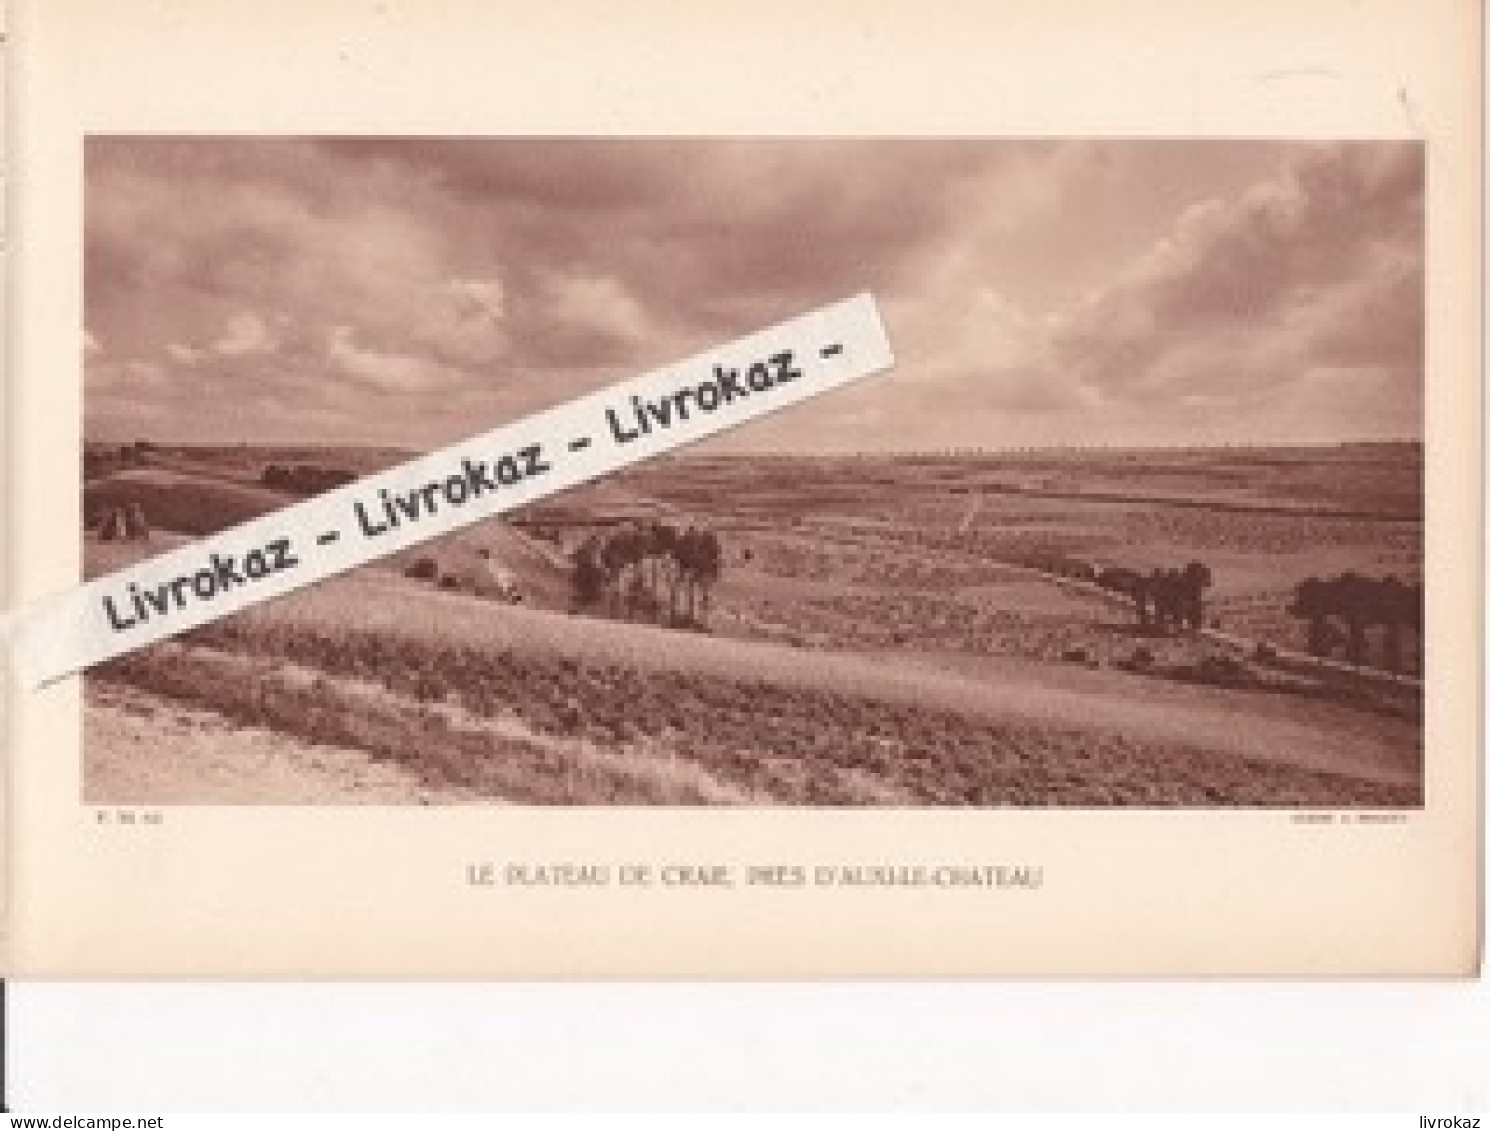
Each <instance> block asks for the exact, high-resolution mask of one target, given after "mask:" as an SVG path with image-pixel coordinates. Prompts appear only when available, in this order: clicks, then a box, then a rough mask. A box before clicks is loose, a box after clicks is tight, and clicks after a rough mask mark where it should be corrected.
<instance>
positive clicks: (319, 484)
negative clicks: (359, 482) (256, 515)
mask: <svg viewBox="0 0 1490 1131" xmlns="http://www.w3.org/2000/svg"><path fill="white" fill-rule="evenodd" d="M356 478H357V475H356V473H355V472H351V471H346V470H344V469H342V468H339V467H317V466H316V465H315V464H292V465H291V466H289V467H285V466H283V465H281V464H277V463H271V464H270V465H269V466H268V467H266V468H264V470H263V471H262V472H260V473H259V482H260V483H262V484H263V485H264V486H265V487H273V488H274V489H275V490H276V491H288V492H289V493H290V494H292V495H304V496H307V497H309V496H311V495H320V494H323V493H325V492H326V491H332V490H335V489H336V488H337V487H342V486H345V485H346V484H348V483H350V482H352V481H353V480H354V479H356Z"/></svg>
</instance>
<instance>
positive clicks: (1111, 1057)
mask: <svg viewBox="0 0 1490 1131" xmlns="http://www.w3.org/2000/svg"><path fill="white" fill-rule="evenodd" d="M10 989H11V992H12V994H13V999H12V1002H11V1021H12V1023H13V1025H14V1028H13V1030H12V1032H11V1035H10V1040H11V1058H10V1069H11V1072H12V1073H13V1077H14V1078H13V1082H12V1085H11V1087H10V1103H11V1110H12V1111H39V1110H40V1111H61V1112H65V1111H75V1112H76V1111H100V1110H103V1111H110V1112H115V1113H119V1114H130V1113H134V1114H145V1113H150V1112H159V1111H171V1110H185V1111H242V1110H264V1109H269V1110H274V1109H278V1110H331V1111H441V1110H450V1111H473V1110H474V1111H482V1110H488V1111H489V1110H529V1111H531V1110H554V1109H560V1110H563V1109H569V1110H573V1109H583V1110H638V1109H640V1110H685V1109H694V1110H813V1109H825V1110H905V1109H909V1110H928V1109H930V1110H947V1109H953V1110H956V1109H963V1110H966V1109H973V1110H996V1111H1019V1110H1088V1111H1112V1110H1147V1111H1164V1110H1171V1111H1187V1110H1191V1111H1193V1110H1204V1111H1260V1110H1332V1111H1403V1112H1409V1113H1421V1114H1435V1115H1445V1114H1455V1113H1465V1112H1471V1111H1477V1112H1484V1111H1486V1110H1487V1109H1490V995H1487V993H1486V986H1485V985H1484V984H1483V983H1480V984H1477V985H1468V984H1448V983H1445V984H1441V985H1434V986H1425V985H1379V984H1378V985H1363V984H1356V985H1310V984H1297V985H1277V984H1260V983H1258V984H1247V983H1238V982H1232V983H1214V984H1210V985H1204V986H1200V985H1103V986H1093V985H1075V984H1072V985H1034V984H1028V985H957V984H944V985H934V986H926V985H882V986H872V987H871V986H845V985H837V986H835V985H798V986H763V985H748V986H734V987H730V986H672V987H657V986H651V987H646V986H626V985H612V986H528V985H524V986H518V985H513V986H492V985H486V986H471V985H455V984H451V985H444V986H438V987H432V986H397V985H392V986H390V985H382V986H359V985H342V986H285V985H236V984H235V985H225V986H224V985H195V986H190V985H173V986H133V987H125V986H99V985H94V986H87V985H69V986H62V985H56V986H12V987H10ZM1416 1124H1417V1120H1416V1118H1414V1119H1412V1120H1411V1122H1410V1123H1407V1122H1404V1126H1416Z"/></svg>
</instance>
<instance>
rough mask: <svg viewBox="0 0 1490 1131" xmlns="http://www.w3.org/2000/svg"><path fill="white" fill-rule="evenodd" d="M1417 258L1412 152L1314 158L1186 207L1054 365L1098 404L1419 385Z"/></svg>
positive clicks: (1062, 332)
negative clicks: (1319, 379) (1341, 378)
mask: <svg viewBox="0 0 1490 1131" xmlns="http://www.w3.org/2000/svg"><path fill="white" fill-rule="evenodd" d="M1422 254H1423V252H1422V163H1421V149H1420V148H1418V147H1417V146H1415V145H1407V144H1404V145H1400V146H1399V145H1390V144H1384V143H1373V144H1370V145H1365V144H1357V145H1341V146H1333V147H1327V148H1318V149H1315V148H1310V149H1308V150H1307V151H1305V152H1304V153H1302V154H1300V155H1299V156H1298V157H1297V159H1296V160H1295V161H1293V162H1292V163H1291V164H1290V165H1289V166H1288V168H1287V169H1286V170H1285V171H1284V174H1283V176H1282V177H1281V178H1280V179H1278V180H1275V181H1268V182H1265V183H1262V184H1259V185H1257V186H1254V187H1253V188H1252V189H1250V190H1249V191H1247V192H1246V193H1244V194H1243V195H1242V196H1240V197H1239V198H1238V199H1235V200H1229V201H1228V200H1213V201H1208V202H1206V203H1204V204H1200V205H1196V206H1195V207H1192V208H1191V209H1189V210H1187V211H1186V212H1185V213H1184V214H1183V215H1182V216H1180V217H1179V219H1178V221H1177V222H1176V224H1175V225H1174V228H1173V230H1172V231H1171V232H1170V233H1169V234H1168V235H1167V236H1166V237H1165V238H1163V239H1162V240H1160V241H1158V242H1157V243H1155V244H1154V245H1153V247H1151V248H1150V249H1149V251H1148V252H1147V253H1146V254H1144V255H1143V256H1142V257H1140V258H1139V259H1137V260H1136V261H1135V262H1134V263H1133V264H1132V265H1131V266H1130V267H1129V268H1128V269H1127V270H1125V271H1123V272H1121V273H1120V274H1119V275H1118V276H1117V277H1116V278H1115V279H1113V280H1112V281H1111V282H1110V283H1109V284H1108V285H1107V286H1106V287H1105V288H1103V289H1102V290H1100V291H1099V292H1098V293H1096V294H1095V295H1093V296H1092V297H1091V299H1090V301H1088V302H1086V303H1084V304H1082V305H1081V306H1080V307H1079V308H1077V309H1075V310H1074V311H1072V312H1071V313H1070V315H1069V316H1068V317H1067V318H1065V319H1064V320H1063V321H1062V322H1061V324H1060V326H1059V329H1058V330H1057V332H1056V333H1055V335H1054V339H1053V344H1054V348H1055V351H1056V358H1057V364H1058V366H1059V367H1060V368H1061V369H1063V370H1064V371H1066V372H1069V373H1071V374H1073V375H1074V377H1075V379H1076V380H1078V381H1079V382H1080V383H1082V384H1083V385H1085V386H1086V387H1088V388H1090V389H1092V390H1093V391H1095V392H1096V393H1098V394H1099V395H1100V396H1101V397H1103V398H1104V399H1107V400H1124V399H1131V400H1137V401H1156V400H1163V399H1165V398H1169V397H1181V396H1187V395H1192V396H1193V395H1196V394H1203V395H1209V396H1219V395H1223V394H1225V393H1227V392H1230V393H1232V394H1234V395H1236V396H1250V397H1255V396H1259V395H1265V394H1267V393H1268V392H1269V391H1271V390H1274V389H1276V388H1278V387H1280V386H1284V385H1287V384H1289V383H1290V382H1292V381H1294V380H1297V379H1298V378H1299V377H1301V376H1302V375H1303V374H1304V373H1307V371H1308V370H1309V369H1311V368H1313V367H1319V366H1339V365H1359V366H1368V367H1379V368H1383V369H1387V370H1391V371H1394V372H1396V373H1398V374H1400V375H1401V377H1402V379H1403V380H1405V381H1414V382H1420V381H1421V367H1422V348H1423V344H1422V343H1423V308H1422V304H1423V294H1422V282H1423V275H1422Z"/></svg>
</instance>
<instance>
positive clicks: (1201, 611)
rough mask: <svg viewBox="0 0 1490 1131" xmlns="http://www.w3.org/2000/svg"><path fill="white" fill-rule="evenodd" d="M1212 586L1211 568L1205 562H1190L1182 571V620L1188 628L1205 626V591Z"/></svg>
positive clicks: (1180, 594)
mask: <svg viewBox="0 0 1490 1131" xmlns="http://www.w3.org/2000/svg"><path fill="white" fill-rule="evenodd" d="M1210 587H1211V570H1210V567H1209V566H1207V565H1206V564H1205V563H1204V562H1190V563H1189V564H1188V565H1187V566H1185V568H1184V569H1183V570H1182V571H1181V572H1180V589H1179V597H1180V620H1181V622H1182V623H1183V624H1184V625H1185V626H1186V627H1188V628H1191V629H1197V630H1198V629H1201V628H1204V627H1205V591H1206V590H1207V589H1209V588H1210Z"/></svg>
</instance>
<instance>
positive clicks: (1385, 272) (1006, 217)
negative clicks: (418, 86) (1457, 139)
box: [85, 138, 1423, 447]
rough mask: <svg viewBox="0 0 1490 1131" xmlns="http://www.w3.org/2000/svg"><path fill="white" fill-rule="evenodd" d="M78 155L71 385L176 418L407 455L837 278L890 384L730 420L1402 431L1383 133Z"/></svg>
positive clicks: (200, 147)
mask: <svg viewBox="0 0 1490 1131" xmlns="http://www.w3.org/2000/svg"><path fill="white" fill-rule="evenodd" d="M85 172H86V180H87V193H86V229H87V230H86V244H85V260H86V262H85V272H86V273H85V306H86V310H85V315H86V323H87V327H88V331H89V332H90V338H89V339H85V354H86V356H87V359H88V374H89V381H90V385H89V395H90V397H92V396H93V392H94V388H95V383H96V385H97V388H98V389H100V390H102V389H103V388H105V386H108V387H110V388H114V389H118V388H120V387H121V386H120V382H123V383H125V384H126V385H127V384H128V382H129V381H131V380H134V379H135V378H131V377H130V376H129V374H128V373H127V372H126V371H125V370H124V369H122V368H118V367H117V366H116V368H114V369H106V368H104V367H103V366H102V365H101V364H98V363H100V362H103V361H105V360H118V359H151V363H152V364H158V365H160V366H162V367H163V368H162V374H163V376H162V377H161V378H160V383H159V387H156V388H153V389H152V390H151V391H150V392H149V396H150V397H151V398H155V400H151V401H149V403H150V404H155V403H156V401H158V402H159V405H158V407H159V418H160V420H162V421H164V422H165V423H164V424H163V425H162V427H165V428H168V429H173V430H175V431H177V432H179V433H181V434H183V435H202V434H204V431H203V430H204V429H208V430H210V429H214V428H217V429H227V428H231V429H234V430H237V431H238V432H242V433H244V434H245V435H248V436H252V437H257V436H261V435H272V436H281V435H285V434H287V433H289V434H294V433H296V430H306V429H312V428H314V429H318V430H320V432H321V433H323V434H325V435H326V436H328V437H331V438H334V439H343V440H349V439H357V438H375V439H378V440H385V441H393V442H401V443H426V442H434V441H438V440H440V439H443V438H449V437H453V436H455V435H461V434H465V433H467V432H469V430H470V427H471V421H472V419H473V418H477V419H490V420H493V421H494V420H496V419H501V418H504V417H510V416H511V415H513V414H516V413H520V412H524V411H527V410H531V409H536V408H539V407H543V406H546V405H549V404H553V403H556V402H557V401H560V400H563V399H566V398H567V397H569V396H573V395H576V394H578V393H581V392H583V391H586V390H588V389H591V388H594V387H597V386H598V385H599V384H602V383H604V382H606V381H609V380H613V379H615V378H616V377H618V376H623V375H625V374H627V373H630V372H635V371H638V370H641V369H645V368H650V367H653V366H656V365H659V364H663V363H666V362H669V361H672V360H676V359H677V358H679V357H683V356H686V355H687V354H688V353H691V352H693V351H695V350H697V349H701V348H704V347H706V346H709V345H713V344H715V343H717V342H719V341H721V340H723V339H725V338H728V337H732V336H735V335H738V334H741V333H745V332H748V331H750V330H753V329H757V328H759V327H761V326H763V325H766V324H769V323H771V322H774V321H777V320H779V319H782V318H785V317H789V316H792V315H794V314H797V313H800V312H801V311H803V310H806V309H809V308H810V307H813V306H816V305H819V304H821V303H823V302H827V301H830V300H833V299H837V298H841V297H845V296H847V295H849V294H852V293H857V292H859V291H863V290H869V291H871V292H872V293H873V294H874V295H875V296H876V298H877V299H878V300H879V301H880V304H881V306H882V308H883V310H884V312H885V314H886V320H887V322H888V324H889V326H890V330H891V337H892V341H893V343H894V345H895V348H896V354H897V358H898V365H897V368H896V370H895V371H894V372H893V373H890V374H887V375H885V376H882V377H878V378H875V379H874V381H873V382H872V383H870V384H867V385H866V386H864V388H863V389H862V390H858V389H856V390H851V391H849V392H847V393H844V394H841V395H835V397H834V398H833V399H832V403H831V404H826V405H825V406H824V407H823V408H822V409H821V410H819V409H817V408H815V407H807V408H804V409H803V410H801V411H800V412H796V411H794V413H793V418H794V420H797V421H798V422H799V423H800V422H805V423H801V426H800V427H799V426H795V425H794V426H788V425H787V424H786V423H784V422H783V423H781V424H780V426H779V427H778V425H777V424H775V423H772V424H769V425H763V426H762V427H761V428H760V429H759V430H755V431H753V432H752V436H753V437H769V436H772V435H775V436H778V437H781V438H782V440H781V442H788V441H790V442H791V443H794V444H808V445H811V444H813V443H815V442H818V441H821V442H822V443H830V444H832V445H834V446H848V447H875V446H890V447H894V446H912V447H936V446H943V445H942V444H941V443H940V441H941V438H943V437H949V436H954V435H957V436H963V435H969V436H977V437H980V438H982V439H981V442H986V443H991V444H997V443H1000V442H1020V441H1021V439H1022V437H1024V436H1025V435H1027V434H1030V433H1031V430H1033V429H1036V428H1037V427H1038V428H1040V429H1045V431H1044V432H1042V433H1041V434H1042V435H1048V436H1050V437H1052V438H1059V439H1061V440H1063V441H1074V442H1103V441H1104V439H1105V438H1106V436H1107V435H1108V433H1107V432H1106V431H1105V429H1107V428H1108V427H1109V425H1111V427H1112V428H1114V429H1119V428H1128V427H1130V424H1129V423H1126V422H1131V427H1132V428H1134V429H1138V430H1142V429H1143V428H1145V427H1150V428H1151V431H1152V434H1153V436H1154V437H1155V438H1157V439H1166V438H1167V439H1178V438H1182V437H1183V436H1185V435H1189V434H1190V433H1191V432H1193V431H1194V430H1196V429H1200V430H1202V431H1205V430H1208V429H1210V428H1212V427H1213V426H1214V427H1216V428H1219V429H1221V430H1222V431H1223V432H1224V431H1225V429H1227V428H1233V429H1243V428H1245V429H1249V430H1251V431H1250V433H1249V434H1252V435H1258V436H1265V435H1269V434H1272V433H1274V432H1279V433H1281V432H1286V431H1289V430H1290V429H1294V428H1296V427H1301V426H1302V423H1307V424H1308V425H1309V426H1310V427H1311V428H1314V429H1315V430H1317V431H1318V432H1319V433H1320V434H1322V435H1330V434H1334V433H1335V432H1336V431H1338V428H1339V427H1345V425H1344V424H1340V425H1338V426H1337V424H1336V423H1335V420H1334V419H1333V418H1332V416H1331V408H1330V405H1331V398H1340V399H1341V400H1342V401H1343V400H1345V399H1349V398H1350V397H1352V396H1359V395H1369V396H1370V397H1372V398H1375V404H1376V408H1375V409H1373V410H1372V413H1371V414H1367V415H1363V414H1362V413H1361V412H1358V411H1355V409H1356V408H1359V406H1358V405H1354V404H1352V405H1346V404H1344V403H1341V404H1337V405H1335V406H1334V411H1335V412H1336V413H1337V415H1338V419H1339V420H1340V421H1345V420H1349V421H1353V422H1357V423H1358V422H1360V421H1362V420H1365V419H1367V416H1369V419H1370V420H1371V421H1372V424H1371V426H1372V427H1373V428H1377V427H1379V428H1383V429H1386V430H1387V431H1388V432H1391V431H1394V430H1395V431H1396V432H1397V433H1398V434H1402V433H1411V432H1413V431H1414V430H1416V429H1418V428H1420V421H1419V419H1418V415H1417V414H1418V412H1419V408H1420V401H1421V368H1422V323H1423V311H1422V287H1423V266H1422V192H1423V184H1422V181H1423V173H1422V150H1421V147H1420V146H1417V145H1412V144H1401V145H1399V144H1395V143H1351V144H1343V145H1325V146H1317V145H1304V144H1288V143H1279V144H1274V143H1252V142H1230V141H1227V142H1105V141H1104V142H1086V141H1071V142H1046V141H1040V142H1029V141H1005V140H992V141H978V140H946V141H940V140H926V141H881V140H819V139H801V140H779V141H772V140H727V141H706V140H692V139H652V140H644V139H630V140H544V139H505V140H491V141H483V140H480V139H459V140H456V139H451V140H400V139H355V140H334V139H323V140H297V139H280V140H275V139H169V138H93V139H90V141H89V143H88V146H87V152H86V169H85ZM88 340H91V341H92V342H93V343H95V345H97V344H98V343H100V342H107V343H108V347H109V352H108V354H107V355H105V354H104V353H103V351H102V350H98V349H94V348H91V347H89V346H88V345H87V344H86V342H87V341H88ZM1351 374H1354V375H1355V377H1351V376H1349V375H1351ZM1351 381H1354V382H1355V384H1354V385H1351ZM110 382H113V384H110ZM1352 388H1353V389H1355V390H1356V392H1355V393H1351V392H1348V391H1347V390H1349V389H1352ZM1305 389H1307V390H1308V395H1307V396H1305V395H1303V392H1302V390H1305ZM1362 390H1364V392H1362ZM436 391H438V394H439V395H438V396H432V394H433V393H434V392H436ZM141 395H142V396H143V395H144V393H143V392H142V394H141ZM100 403H101V402H100ZM224 403H231V404H233V405H234V406H235V408H236V409H237V410H238V411H236V412H234V413H232V414H228V415H224V414H221V413H220V412H216V413H215V414H213V413H209V412H207V411H206V409H205V408H204V406H206V405H212V406H220V405H222V404H224ZM133 411H134V418H135V419H139V418H140V413H141V412H143V411H144V410H143V409H137V410H133ZM1207 413H1209V414H1212V416H1213V417H1215V418H1217V420H1216V422H1215V423H1214V425H1213V422H1212V421H1211V419H1210V418H1208V417H1205V414H1207ZM1288 414H1292V415H1288ZM1300 414H1303V415H1304V416H1305V417H1307V420H1304V421H1303V422H1302V423H1301V419H1302V418H1301V417H1300ZM96 415H97V414H94V413H91V410H90V416H91V417H96ZM1222 417H1224V419H1221V418H1222ZM1393 420H1396V421H1397V422H1398V423H1396V424H1395V425H1394V424H1392V421H1393ZM1117 422H1125V423H1121V424H1119V423H1117ZM809 425H810V429H808V428H807V426H809ZM1350 426H1351V427H1355V424H1351V425H1350ZM804 429H805V430H804ZM814 430H815V431H814ZM1207 434H1209V433H1208V432H1207ZM753 442H754V441H753ZM762 442H764V441H762ZM959 442H967V441H966V440H960V441H959Z"/></svg>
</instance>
